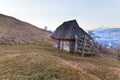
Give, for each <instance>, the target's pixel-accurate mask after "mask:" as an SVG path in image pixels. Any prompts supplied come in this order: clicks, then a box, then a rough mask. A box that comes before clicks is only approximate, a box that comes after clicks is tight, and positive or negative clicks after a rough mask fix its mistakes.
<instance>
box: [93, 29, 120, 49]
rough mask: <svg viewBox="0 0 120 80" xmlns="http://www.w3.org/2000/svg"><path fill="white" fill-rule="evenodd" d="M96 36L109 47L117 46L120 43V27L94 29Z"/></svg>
mask: <svg viewBox="0 0 120 80" xmlns="http://www.w3.org/2000/svg"><path fill="white" fill-rule="evenodd" d="M93 31H94V34H95V35H96V36H99V37H98V38H96V39H95V40H96V41H97V42H98V43H100V44H102V45H104V46H107V47H117V46H118V45H120V28H106V29H95V30H93Z"/></svg>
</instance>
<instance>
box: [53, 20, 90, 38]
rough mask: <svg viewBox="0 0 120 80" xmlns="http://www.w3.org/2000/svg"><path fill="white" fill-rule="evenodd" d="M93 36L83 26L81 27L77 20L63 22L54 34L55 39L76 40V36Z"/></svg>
mask: <svg viewBox="0 0 120 80" xmlns="http://www.w3.org/2000/svg"><path fill="white" fill-rule="evenodd" d="M85 35H86V36H88V38H91V36H90V35H89V34H87V33H86V32H85V31H84V30H83V29H82V28H80V27H79V25H78V23H77V21H76V20H71V21H66V22H64V23H63V24H61V25H60V26H59V27H58V28H57V29H56V30H55V32H54V33H53V34H52V36H51V37H52V38H53V39H67V40H69V39H70V40H74V39H75V36H77V37H78V38H82V37H84V36H85Z"/></svg>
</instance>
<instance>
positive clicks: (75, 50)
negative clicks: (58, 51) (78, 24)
mask: <svg viewBox="0 0 120 80" xmlns="http://www.w3.org/2000/svg"><path fill="white" fill-rule="evenodd" d="M77 48H78V36H77V35H75V47H74V52H77Z"/></svg>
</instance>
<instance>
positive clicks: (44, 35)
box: [0, 14, 51, 44]
mask: <svg viewBox="0 0 120 80" xmlns="http://www.w3.org/2000/svg"><path fill="white" fill-rule="evenodd" d="M50 35H51V33H50V32H48V31H46V30H44V29H40V28H38V27H36V26H33V25H32V24H29V23H27V22H23V21H20V20H18V19H16V18H14V17H11V16H6V15H3V14H0V44H33V43H34V44H40V43H41V42H49V41H50Z"/></svg>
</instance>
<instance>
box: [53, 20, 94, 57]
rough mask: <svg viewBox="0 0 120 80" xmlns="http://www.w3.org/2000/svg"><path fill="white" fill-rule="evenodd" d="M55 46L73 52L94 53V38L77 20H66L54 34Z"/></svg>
mask: <svg viewBox="0 0 120 80" xmlns="http://www.w3.org/2000/svg"><path fill="white" fill-rule="evenodd" d="M51 37H52V39H53V41H54V43H53V45H54V47H57V48H59V49H61V50H65V51H70V52H72V53H79V54H81V53H82V55H83V56H84V54H93V52H92V50H93V46H92V43H93V40H92V38H91V36H90V35H89V34H87V33H86V32H85V31H84V30H83V29H82V28H80V27H79V25H78V23H77V21H76V20H71V21H66V22H64V23H63V24H61V25H60V26H59V27H58V28H57V29H56V30H55V32H54V33H53V34H52V36H51Z"/></svg>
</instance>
